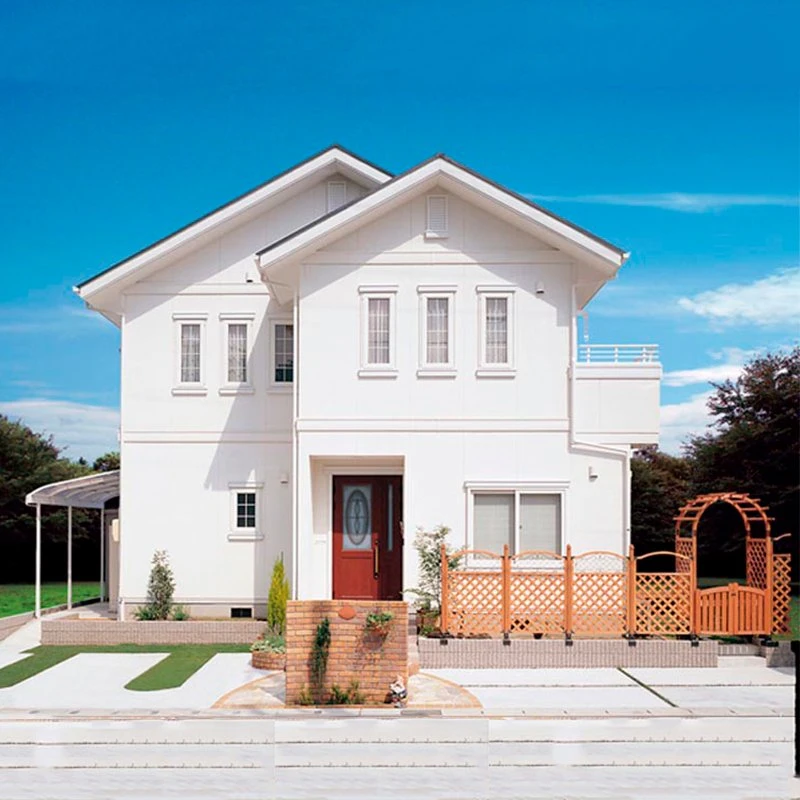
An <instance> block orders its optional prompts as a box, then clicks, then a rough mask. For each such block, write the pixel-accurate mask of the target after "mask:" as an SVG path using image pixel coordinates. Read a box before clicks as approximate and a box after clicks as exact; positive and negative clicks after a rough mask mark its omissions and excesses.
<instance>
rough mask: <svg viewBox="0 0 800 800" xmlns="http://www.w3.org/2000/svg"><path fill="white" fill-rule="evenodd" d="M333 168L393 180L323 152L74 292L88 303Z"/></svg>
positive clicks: (357, 160) (337, 153)
mask: <svg viewBox="0 0 800 800" xmlns="http://www.w3.org/2000/svg"><path fill="white" fill-rule="evenodd" d="M331 165H335V166H336V167H338V168H340V169H341V170H342V171H343V172H345V173H349V174H350V175H352V176H353V177H358V178H361V180H366V181H368V182H369V183H371V184H381V183H385V182H386V181H388V180H389V179H390V178H391V177H392V174H391V173H390V172H387V171H386V170H384V169H382V168H381V167H378V166H376V165H375V164H372V163H371V162H369V161H366V160H365V159H363V158H361V157H360V156H357V155H356V154H355V153H352V152H351V151H349V150H347V149H346V148H344V147H342V146H341V145H338V144H334V145H331V146H330V147H327V148H326V149H324V150H321V151H320V152H319V153H316V154H314V155H313V156H310V157H309V158H307V159H305V160H304V161H301V162H300V163H299V164H296V165H295V166H293V167H290V168H289V169H287V170H285V171H284V172H281V173H280V174H278V175H275V176H274V177H272V178H270V179H269V180H268V181H265V182H264V183H262V184H260V185H259V186H256V187H255V188H254V189H251V190H250V191H248V192H245V193H244V194H242V195H239V197H236V198H235V199H233V200H231V201H230V202H228V203H225V205H223V206H220V207H219V208H217V209H215V210H214V211H211V212H209V213H208V214H205V215H204V216H202V217H200V218H199V219H196V220H194V221H193V222H190V223H189V224H188V225H185V226H184V227H182V228H180V229H178V230H177V231H175V232H174V233H171V234H169V235H168V236H165V237H163V238H162V239H159V240H158V241H157V242H154V243H153V244H151V245H148V246H147V247H145V248H143V249H142V250H139V251H138V252H137V253H134V254H133V255H131V256H128V258H125V259H123V260H122V261H119V262H117V263H116V264H112V266H110V267H108V268H107V269H105V270H103V271H102V272H99V273H98V274H97V275H94V276H93V277H91V278H89V279H87V280H85V281H83V282H82V283H80V284H78V285H77V286H76V287H75V291H76V292H77V293H78V294H79V295H80V296H81V297H82V298H84V299H86V298H87V296H89V295H91V294H93V293H94V292H96V291H100V290H102V289H104V288H107V287H108V286H109V285H110V284H111V283H114V282H116V281H117V280H120V279H122V278H125V277H127V276H129V275H131V274H132V273H133V272H136V271H138V270H139V269H140V268H141V267H143V266H145V265H146V264H148V263H150V262H151V261H154V260H155V259H157V258H161V257H162V256H164V255H166V254H168V253H169V252H171V251H172V250H174V249H175V248H177V247H180V246H181V245H184V244H186V243H188V242H189V241H191V240H192V239H194V238H195V237H197V236H200V235H201V234H203V233H205V232H206V231H208V230H209V229H211V228H214V227H216V226H217V225H220V224H222V223H224V222H226V221H227V220H229V219H231V218H233V217H235V216H237V215H238V214H241V213H242V212H244V211H247V210H248V209H250V208H252V207H253V206H255V205H257V204H258V203H260V202H262V201H264V200H265V199H266V198H268V197H269V196H271V195H273V194H276V193H277V192H279V191H281V190H282V189H285V188H287V187H288V186H290V185H292V184H293V183H295V182H296V181H299V180H301V179H303V178H304V177H308V176H310V175H312V174H313V173H315V172H317V171H319V170H322V169H324V168H326V167H330V166H331Z"/></svg>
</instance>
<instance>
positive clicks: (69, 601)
mask: <svg viewBox="0 0 800 800" xmlns="http://www.w3.org/2000/svg"><path fill="white" fill-rule="evenodd" d="M67 608H68V609H70V608H72V506H67Z"/></svg>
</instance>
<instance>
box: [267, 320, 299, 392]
mask: <svg viewBox="0 0 800 800" xmlns="http://www.w3.org/2000/svg"><path fill="white" fill-rule="evenodd" d="M272 331H273V359H274V364H273V369H274V372H273V382H274V383H281V384H283V383H292V381H293V380H294V325H292V324H291V323H289V322H276V323H275V325H274V326H273V329H272Z"/></svg>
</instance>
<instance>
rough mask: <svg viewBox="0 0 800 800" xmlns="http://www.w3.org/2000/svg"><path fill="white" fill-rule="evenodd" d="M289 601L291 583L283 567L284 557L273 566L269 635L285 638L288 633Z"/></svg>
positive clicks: (268, 620) (268, 611)
mask: <svg viewBox="0 0 800 800" xmlns="http://www.w3.org/2000/svg"><path fill="white" fill-rule="evenodd" d="M288 600H289V581H288V580H287V579H286V570H285V569H284V567H283V557H281V558H278V559H276V560H275V563H274V564H273V565H272V582H271V583H270V586H269V596H268V598H267V628H268V630H269V633H271V634H273V635H277V636H283V635H284V633H285V632H286V603H287V602H288Z"/></svg>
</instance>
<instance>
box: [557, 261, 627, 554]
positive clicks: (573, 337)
mask: <svg viewBox="0 0 800 800" xmlns="http://www.w3.org/2000/svg"><path fill="white" fill-rule="evenodd" d="M573 269H574V268H573ZM573 274H574V273H573ZM592 283H594V281H592ZM578 285H579V284H578V283H577V282H576V281H574V280H573V282H572V291H571V293H570V298H571V309H570V311H571V314H570V327H569V338H570V354H569V384H568V385H569V447H570V450H577V451H579V452H585V453H597V454H598V455H607V456H613V457H615V458H620V459H622V461H623V470H624V473H623V476H622V518H623V523H624V525H625V530H624V532H623V533H624V539H625V541H623V543H622V544H623V547H624V548H626V547H627V546H628V545H629V544H630V538H631V509H630V495H629V487H630V469H631V454H630V448H627V447H626V448H625V449H624V450H621V449H617V448H616V447H610V446H607V445H602V444H595V443H594V442H584V441H581V440H579V439H578V437H577V436H576V434H575V381H576V374H575V373H576V365H577V358H576V356H577V352H578V342H577V315H578V303H577V298H576V296H575V290H576V288H577V286H578Z"/></svg>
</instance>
